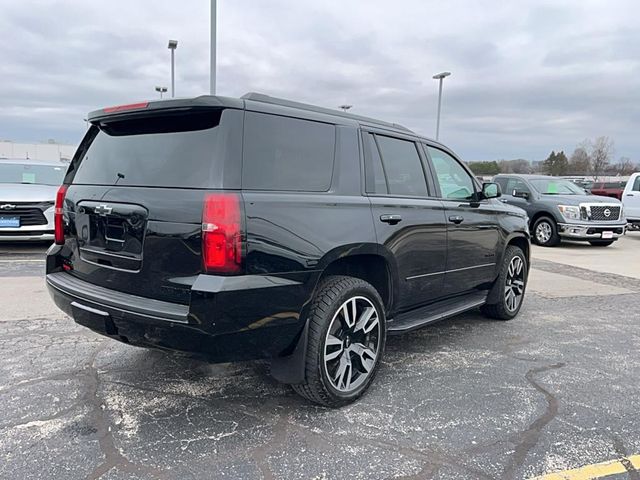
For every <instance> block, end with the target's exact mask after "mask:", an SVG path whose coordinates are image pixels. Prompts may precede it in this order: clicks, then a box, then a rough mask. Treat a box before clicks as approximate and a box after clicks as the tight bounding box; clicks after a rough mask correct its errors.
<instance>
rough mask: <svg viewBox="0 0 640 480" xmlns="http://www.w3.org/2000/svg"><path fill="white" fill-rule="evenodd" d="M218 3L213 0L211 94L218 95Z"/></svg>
mask: <svg viewBox="0 0 640 480" xmlns="http://www.w3.org/2000/svg"><path fill="white" fill-rule="evenodd" d="M217 3H218V2H217V1H216V0H211V77H210V82H211V84H210V87H209V90H210V93H211V95H215V94H216V33H217V32H216V30H217V25H216V22H217V19H216V14H217V12H216V10H217Z"/></svg>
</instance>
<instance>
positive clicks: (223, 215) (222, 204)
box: [202, 193, 243, 274]
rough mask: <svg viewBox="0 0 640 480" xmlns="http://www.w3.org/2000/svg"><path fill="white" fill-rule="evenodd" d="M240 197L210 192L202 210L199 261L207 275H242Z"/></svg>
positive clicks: (232, 194)
mask: <svg viewBox="0 0 640 480" xmlns="http://www.w3.org/2000/svg"><path fill="white" fill-rule="evenodd" d="M241 210H242V205H241V200H240V195H238V194H236V193H212V194H208V195H207V196H206V197H205V199H204V207H203V210H202V259H203V262H204V268H205V270H206V271H207V272H208V273H224V274H234V273H240V272H242V263H243V258H242V257H243V255H242V236H243V235H242V216H241Z"/></svg>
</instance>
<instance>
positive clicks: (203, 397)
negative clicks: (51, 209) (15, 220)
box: [0, 233, 640, 480]
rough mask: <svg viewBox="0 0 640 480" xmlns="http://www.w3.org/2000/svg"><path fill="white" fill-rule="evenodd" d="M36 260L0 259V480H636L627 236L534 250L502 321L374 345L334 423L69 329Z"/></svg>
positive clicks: (282, 391)
mask: <svg viewBox="0 0 640 480" xmlns="http://www.w3.org/2000/svg"><path fill="white" fill-rule="evenodd" d="M44 250H45V247H43V246H33V247H16V246H0V283H1V285H2V288H1V289H0V302H2V306H3V308H2V312H3V313H2V314H1V317H0V319H1V320H2V321H0V404H1V405H2V410H1V413H0V459H1V461H0V478H6V479H16V478H33V479H51V478H60V479H77V478H88V479H96V478H101V479H109V480H112V479H113V480H115V479H146V478H152V479H156V478H158V479H174V478H180V479H201V478H216V479H217V478H232V479H235V478H258V479H279V478H287V479H344V478H362V479H378V478H379V479H383V478H402V479H414V478H415V479H422V478H434V479H494V478H495V479H521V478H522V479H524V478H532V477H536V476H540V475H544V474H551V473H553V472H566V471H568V470H570V469H575V468H579V467H582V468H590V469H591V470H588V471H587V472H589V471H591V472H594V471H597V469H598V468H609V471H610V472H613V473H612V475H613V476H609V477H607V478H628V479H639V478H640V473H639V472H637V471H635V468H636V466H635V464H634V458H637V457H634V455H636V454H639V453H640V421H639V420H638V412H640V395H639V393H640V386H639V385H640V358H639V357H638V353H637V352H638V350H639V347H640V333H639V329H638V325H639V324H640V310H639V309H638V300H639V298H640V297H639V295H640V275H638V267H637V265H640V258H638V255H639V252H640V234H638V233H632V234H629V235H627V236H626V237H625V238H623V239H622V240H620V241H619V242H618V243H616V244H614V245H613V246H611V247H608V248H606V249H603V248H596V249H594V248H590V247H587V246H581V245H578V246H576V245H562V246H560V247H557V248H554V249H540V248H535V249H534V252H533V256H534V258H533V270H532V273H531V282H530V285H529V291H528V293H527V298H526V300H525V303H524V306H523V309H522V311H521V313H520V315H519V316H518V317H517V318H516V319H515V320H513V321H510V322H496V321H489V320H486V319H484V318H483V317H482V316H481V315H480V314H479V313H478V312H471V313H468V314H465V315H462V316H459V317H456V318H454V319H451V320H448V321H445V322H441V323H439V324H436V325H434V326H431V327H427V328H425V329H423V330H420V331H417V332H413V333H411V334H407V335H404V336H398V337H390V338H389V341H388V344H387V350H386V357H385V361H384V363H383V365H382V368H381V370H380V372H379V374H378V377H377V379H376V381H375V382H374V384H373V385H372V388H371V389H370V391H369V393H368V394H367V395H365V396H364V397H363V398H362V399H361V400H360V401H359V402H357V403H355V404H353V405H351V406H349V407H346V408H342V409H340V410H329V409H325V408H321V407H317V406H314V405H311V404H309V403H307V402H305V401H304V400H302V399H301V398H300V397H298V396H297V395H295V394H294V393H293V392H292V391H291V390H290V388H289V387H286V386H282V385H279V384H277V383H276V382H274V381H273V380H271V378H270V377H269V376H268V367H267V366H266V365H265V364H263V363H260V362H257V363H242V364H221V365H211V364H207V363H204V362H200V361H196V360H193V359H189V358H187V357H183V356H178V355H173V354H168V353H164V352H160V351H151V350H144V349H139V348H135V347H130V346H127V345H124V344H120V343H116V342H114V341H112V340H108V339H104V338H102V337H100V336H98V335H96V334H93V333H92V332H90V331H88V330H86V329H83V328H80V327H78V326H76V325H75V324H74V323H73V321H71V320H70V319H68V318H67V317H65V316H64V315H63V314H62V313H60V312H59V311H58V310H57V309H55V307H54V306H53V304H52V303H51V302H50V300H49V299H48V296H47V294H46V289H45V287H44V282H43V279H42V271H43V261H42V257H43V254H44ZM604 258H606V260H601V259H604ZM603 265H604V266H606V268H601V267H602V266H603ZM630 265H631V266H632V267H630ZM617 459H622V460H617ZM612 461H613V462H614V465H613V466H610V467H606V466H605V467H598V466H597V464H603V463H606V462H612ZM620 466H621V467H620ZM616 469H617V470H616ZM567 475H569V473H567ZM549 478H551V477H549ZM553 478H569V477H565V476H559V477H553ZM573 478H578V477H573ZM580 478H589V477H587V476H583V477H580Z"/></svg>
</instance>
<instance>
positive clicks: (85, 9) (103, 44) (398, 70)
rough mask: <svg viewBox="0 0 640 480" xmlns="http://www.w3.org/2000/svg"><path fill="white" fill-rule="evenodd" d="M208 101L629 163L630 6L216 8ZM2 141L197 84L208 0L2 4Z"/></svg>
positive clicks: (636, 42) (301, 4) (571, 1)
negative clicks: (172, 53)
mask: <svg viewBox="0 0 640 480" xmlns="http://www.w3.org/2000/svg"><path fill="white" fill-rule="evenodd" d="M218 4H219V5H218V15H219V17H218V18H219V31H218V32H219V37H218V39H219V40H218V59H219V64H218V93H219V94H221V95H229V96H239V95H242V94H244V93H245V92H247V91H260V92H264V93H268V94H271V95H278V96H285V97H288V98H291V99H294V100H299V101H305V102H311V103H316V104H319V105H323V106H327V107H335V106H337V105H340V104H342V103H350V104H353V105H354V108H353V111H354V112H355V113H360V114H364V115H370V116H375V117H379V118H381V119H384V120H388V121H394V122H398V123H402V124H405V125H406V126H408V127H410V128H412V129H414V130H416V131H417V132H419V133H422V134H425V135H427V136H433V135H434V131H435V113H436V106H437V82H436V81H435V80H432V79H431V77H432V75H433V74H434V73H437V72H440V71H443V70H449V71H451V72H453V76H451V77H449V78H447V79H446V80H445V89H444V102H443V117H442V128H441V140H443V141H444V142H445V143H447V144H448V145H450V146H451V147H452V148H453V149H454V150H456V151H457V152H458V153H459V154H460V155H461V156H462V157H463V158H464V159H466V160H484V159H500V158H517V157H524V158H528V159H531V160H536V159H542V158H544V157H546V156H547V154H548V153H549V151H550V150H551V149H565V150H567V151H568V152H570V151H572V150H573V148H574V147H575V145H576V144H577V143H579V142H580V141H582V140H583V139H584V138H586V137H595V136H599V135H609V136H610V137H611V138H613V139H614V141H615V145H616V152H615V155H616V158H618V157H620V156H629V157H631V158H632V159H634V160H636V161H638V160H640V134H638V130H639V127H640V102H639V100H640V28H638V26H637V22H638V18H639V14H640V7H639V6H636V5H635V4H636V2H635V1H632V0H629V1H625V0H610V1H606V2H605V1H604V0H600V1H594V0H565V1H563V0H555V1H549V2H544V1H540V0H537V1H535V0H530V1H529V0H526V1H525V0H517V1H511V2H509V1H504V0H499V1H498V0H476V1H471V0H466V1H465V0H447V1H442V0H439V1H426V0H395V1H388V0H386V1H382V0H358V1H356V0H339V1H338V0H323V1H313V2H311V1H301V0H269V1H258V0H253V1H249V0H219V2H218ZM0 12H2V13H1V15H0V31H2V33H3V39H4V40H3V42H2V43H3V45H2V48H1V49H0V66H1V70H0V72H1V77H2V80H1V83H0V85H1V87H0V139H11V140H15V141H38V140H43V139H47V138H55V139H56V140H58V141H61V142H69V143H77V142H78V141H79V139H80V138H81V135H82V133H83V130H84V122H83V120H82V119H83V117H84V115H85V114H86V112H87V111H90V110H94V109H96V108H100V107H103V106H109V105H114V104H119V103H127V102H132V101H136V100H140V99H147V98H155V97H156V95H157V94H156V93H155V92H154V90H153V89H154V86H155V85H159V84H162V85H167V86H168V85H169V82H170V79H169V51H168V50H167V48H166V47H167V45H166V44H167V40H168V39H169V38H175V39H177V40H179V42H180V43H179V46H178V50H177V52H176V59H177V66H176V75H177V79H176V93H177V95H178V96H195V95H199V94H203V93H207V91H208V86H209V83H208V68H209V66H208V59H209V50H208V42H209V2H208V0H183V1H182V2H178V1H175V0H174V1H163V0H154V1H153V2H151V1H134V0H128V1H121V0H109V1H102V2H94V1H87V0H82V1H81V0H77V1H57V2H53V1H28V0H24V1H13V0H0Z"/></svg>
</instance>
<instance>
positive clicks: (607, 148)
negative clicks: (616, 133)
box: [590, 137, 613, 180]
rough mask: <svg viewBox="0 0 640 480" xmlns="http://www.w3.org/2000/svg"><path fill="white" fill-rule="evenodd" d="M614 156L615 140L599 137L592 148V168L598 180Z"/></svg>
mask: <svg viewBox="0 0 640 480" xmlns="http://www.w3.org/2000/svg"><path fill="white" fill-rule="evenodd" d="M612 155H613V140H611V139H610V138H609V137H598V138H596V141H595V142H593V146H592V148H591V155H590V156H591V166H592V168H593V175H594V177H595V179H596V180H598V176H599V175H600V174H601V173H602V172H604V170H605V168H606V167H607V165H608V164H609V160H611V156H612Z"/></svg>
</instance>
